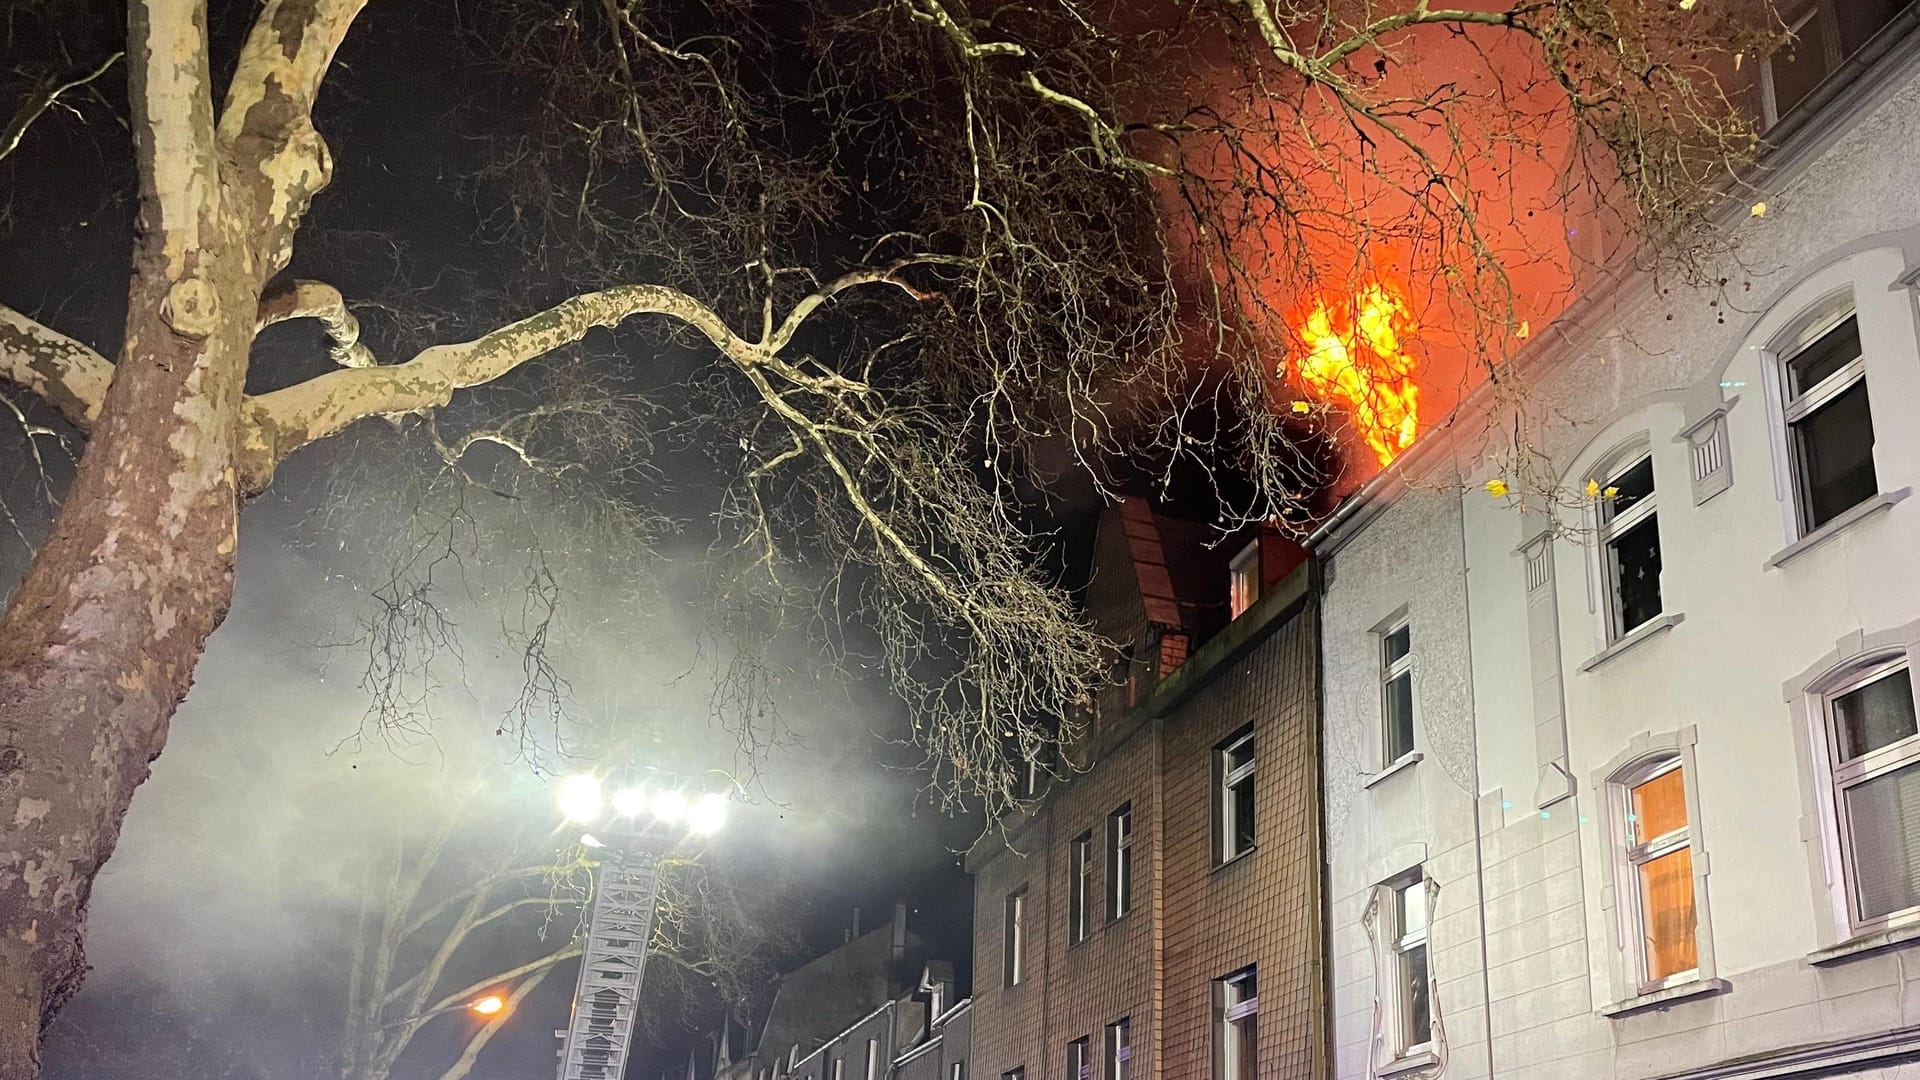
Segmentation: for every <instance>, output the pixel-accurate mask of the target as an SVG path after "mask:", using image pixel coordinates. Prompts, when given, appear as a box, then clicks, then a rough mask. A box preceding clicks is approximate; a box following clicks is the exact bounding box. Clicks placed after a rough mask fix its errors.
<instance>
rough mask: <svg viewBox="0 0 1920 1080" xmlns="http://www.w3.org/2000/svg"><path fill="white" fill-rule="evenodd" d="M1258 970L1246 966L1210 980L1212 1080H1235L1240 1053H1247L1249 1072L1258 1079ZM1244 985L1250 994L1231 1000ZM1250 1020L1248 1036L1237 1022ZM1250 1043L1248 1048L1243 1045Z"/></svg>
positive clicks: (1252, 966)
mask: <svg viewBox="0 0 1920 1080" xmlns="http://www.w3.org/2000/svg"><path fill="white" fill-rule="evenodd" d="M1259 977H1260V973H1259V966H1258V965H1257V964H1248V965H1247V966H1246V967H1243V968H1241V969H1239V970H1238V971H1234V972H1231V973H1229V974H1227V975H1223V976H1221V977H1220V978H1218V979H1215V980H1213V1005H1214V1007H1213V1013H1214V1025H1213V1076H1214V1080H1235V1078H1236V1077H1238V1076H1239V1075H1240V1073H1241V1071H1242V1070H1241V1069H1240V1068H1238V1067H1237V1066H1238V1065H1239V1063H1240V1055H1241V1054H1242V1053H1250V1054H1251V1056H1252V1058H1253V1061H1252V1065H1251V1069H1252V1071H1253V1073H1254V1074H1255V1075H1258V1073H1259V1068H1260V1028H1259V1023H1260V1021H1259V1016H1260V983H1259ZM1247 983H1252V984H1253V993H1251V994H1248V995H1246V996H1244V997H1238V998H1236V997H1235V993H1236V988H1239V987H1243V986H1245V985H1246V984H1247ZM1248 1017H1253V1018H1254V1024H1253V1029H1252V1031H1251V1032H1249V1031H1248V1030H1247V1029H1246V1028H1244V1027H1242V1026H1241V1023H1240V1022H1241V1021H1242V1020H1245V1019H1247V1018H1248ZM1246 1043H1250V1044H1251V1045H1250V1046H1249V1045H1244V1044H1246Z"/></svg>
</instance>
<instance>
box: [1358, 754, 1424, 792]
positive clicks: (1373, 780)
mask: <svg viewBox="0 0 1920 1080" xmlns="http://www.w3.org/2000/svg"><path fill="white" fill-rule="evenodd" d="M1424 757H1426V755H1425V754H1422V753H1421V752H1420V751H1418V750H1414V751H1411V752H1409V753H1405V754H1401V755H1400V757H1399V759H1398V760H1396V761H1395V762H1394V763H1393V764H1391V765H1389V766H1387V767H1386V768H1384V769H1381V770H1380V771H1379V772H1377V773H1374V774H1373V775H1372V776H1369V777H1367V778H1366V780H1364V781H1362V782H1361V784H1360V786H1361V787H1363V788H1370V787H1372V786H1373V785H1375V784H1377V783H1379V782H1380V781H1382V780H1385V779H1386V778H1387V777H1389V776H1393V775H1395V774H1398V773H1403V772H1406V771H1407V770H1408V769H1411V768H1413V767H1414V766H1415V765H1418V764H1419V763H1420V759H1422V758H1424Z"/></svg>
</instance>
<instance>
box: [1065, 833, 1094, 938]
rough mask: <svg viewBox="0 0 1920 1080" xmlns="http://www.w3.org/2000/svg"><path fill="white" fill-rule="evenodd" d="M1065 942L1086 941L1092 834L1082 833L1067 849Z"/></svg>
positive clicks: (1091, 864) (1088, 915)
mask: <svg viewBox="0 0 1920 1080" xmlns="http://www.w3.org/2000/svg"><path fill="white" fill-rule="evenodd" d="M1067 862H1068V870H1067V873H1068V875H1069V876H1070V878H1071V880H1070V881H1068V882H1067V940H1068V942H1069V943H1071V944H1074V945H1078V944H1080V943H1081V942H1083V941H1085V940H1087V931H1088V929H1089V928H1090V925H1089V924H1090V923H1091V922H1092V919H1091V918H1090V913H1089V912H1088V910H1087V909H1088V907H1089V905H1088V903H1087V884H1088V882H1089V881H1090V879H1091V878H1092V876H1093V834H1092V833H1090V832H1083V833H1081V834H1080V835H1079V836H1076V837H1074V838H1073V845H1072V847H1071V848H1069V849H1068V857H1067Z"/></svg>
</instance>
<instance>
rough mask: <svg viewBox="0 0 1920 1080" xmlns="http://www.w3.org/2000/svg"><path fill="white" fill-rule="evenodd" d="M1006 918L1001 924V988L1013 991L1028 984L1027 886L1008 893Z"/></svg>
mask: <svg viewBox="0 0 1920 1080" xmlns="http://www.w3.org/2000/svg"><path fill="white" fill-rule="evenodd" d="M1004 915H1005V918H1004V920H1003V921H1002V922H1001V924H1000V938H1001V941H1000V947H1001V968H1000V974H1001V979H1000V988H1001V989H1003V990H1012V989H1013V988H1015V987H1017V986H1023V985H1025V984H1026V981H1027V979H1026V961H1027V941H1026V937H1027V886H1026V885H1024V884H1023V885H1021V886H1020V887H1019V888H1016V889H1011V890H1009V891H1008V892H1007V896H1006V907H1005V910H1004Z"/></svg>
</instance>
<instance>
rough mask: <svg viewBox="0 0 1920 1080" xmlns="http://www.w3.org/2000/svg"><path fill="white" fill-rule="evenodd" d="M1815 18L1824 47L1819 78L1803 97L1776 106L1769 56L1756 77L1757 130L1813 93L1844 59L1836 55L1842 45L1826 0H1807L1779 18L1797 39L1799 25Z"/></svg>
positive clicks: (1798, 104)
mask: <svg viewBox="0 0 1920 1080" xmlns="http://www.w3.org/2000/svg"><path fill="white" fill-rule="evenodd" d="M1816 19H1818V20H1819V21H1820V22H1821V24H1822V25H1821V30H1822V34H1823V36H1824V38H1825V41H1826V44H1827V46H1828V47H1827V48H1826V49H1825V50H1824V53H1823V55H1822V56H1821V58H1820V59H1821V61H1822V67H1823V68H1824V70H1823V71H1822V73H1821V75H1820V78H1819V80H1818V81H1816V82H1815V83H1814V84H1813V86H1812V87H1811V88H1809V89H1808V91H1807V97H1803V98H1801V99H1800V100H1799V101H1795V102H1794V103H1793V104H1791V105H1789V106H1787V107H1786V108H1785V109H1782V108H1780V97H1779V92H1778V90H1777V89H1776V88H1775V86H1774V74H1773V60H1774V58H1773V57H1771V56H1769V57H1768V58H1767V59H1766V60H1765V61H1764V62H1763V63H1762V64H1761V65H1760V78H1759V79H1758V80H1757V82H1758V83H1759V87H1758V88H1759V92H1760V130H1762V131H1766V130H1768V129H1770V128H1772V127H1773V126H1774V125H1776V124H1778V123H1779V122H1780V118H1781V117H1783V116H1787V115H1789V114H1791V113H1792V112H1793V110H1794V109H1796V108H1798V107H1799V106H1800V104H1801V102H1804V101H1806V100H1807V98H1809V97H1812V96H1813V95H1814V93H1815V92H1816V91H1818V90H1819V88H1820V85H1821V84H1822V83H1824V82H1826V81H1827V80H1828V79H1830V78H1832V77H1833V74H1834V72H1836V71H1838V70H1840V65H1841V63H1842V62H1844V60H1845V57H1844V56H1842V55H1840V50H1841V49H1842V46H1841V43H1840V27H1839V23H1838V20H1837V18H1836V16H1835V13H1834V11H1833V8H1832V6H1831V4H1829V3H1828V0H1811V2H1810V3H1808V4H1807V6H1806V9H1805V11H1804V12H1798V13H1795V14H1793V15H1791V16H1788V15H1786V14H1785V13H1782V17H1781V22H1782V23H1783V24H1785V26H1786V29H1787V32H1788V33H1790V34H1792V35H1794V37H1795V38H1796V39H1798V38H1799V37H1800V36H1801V35H1800V31H1801V29H1802V28H1803V27H1805V26H1807V25H1808V24H1809V23H1812V22H1813V21H1814V20H1816ZM1789 20H1790V21H1789Z"/></svg>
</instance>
